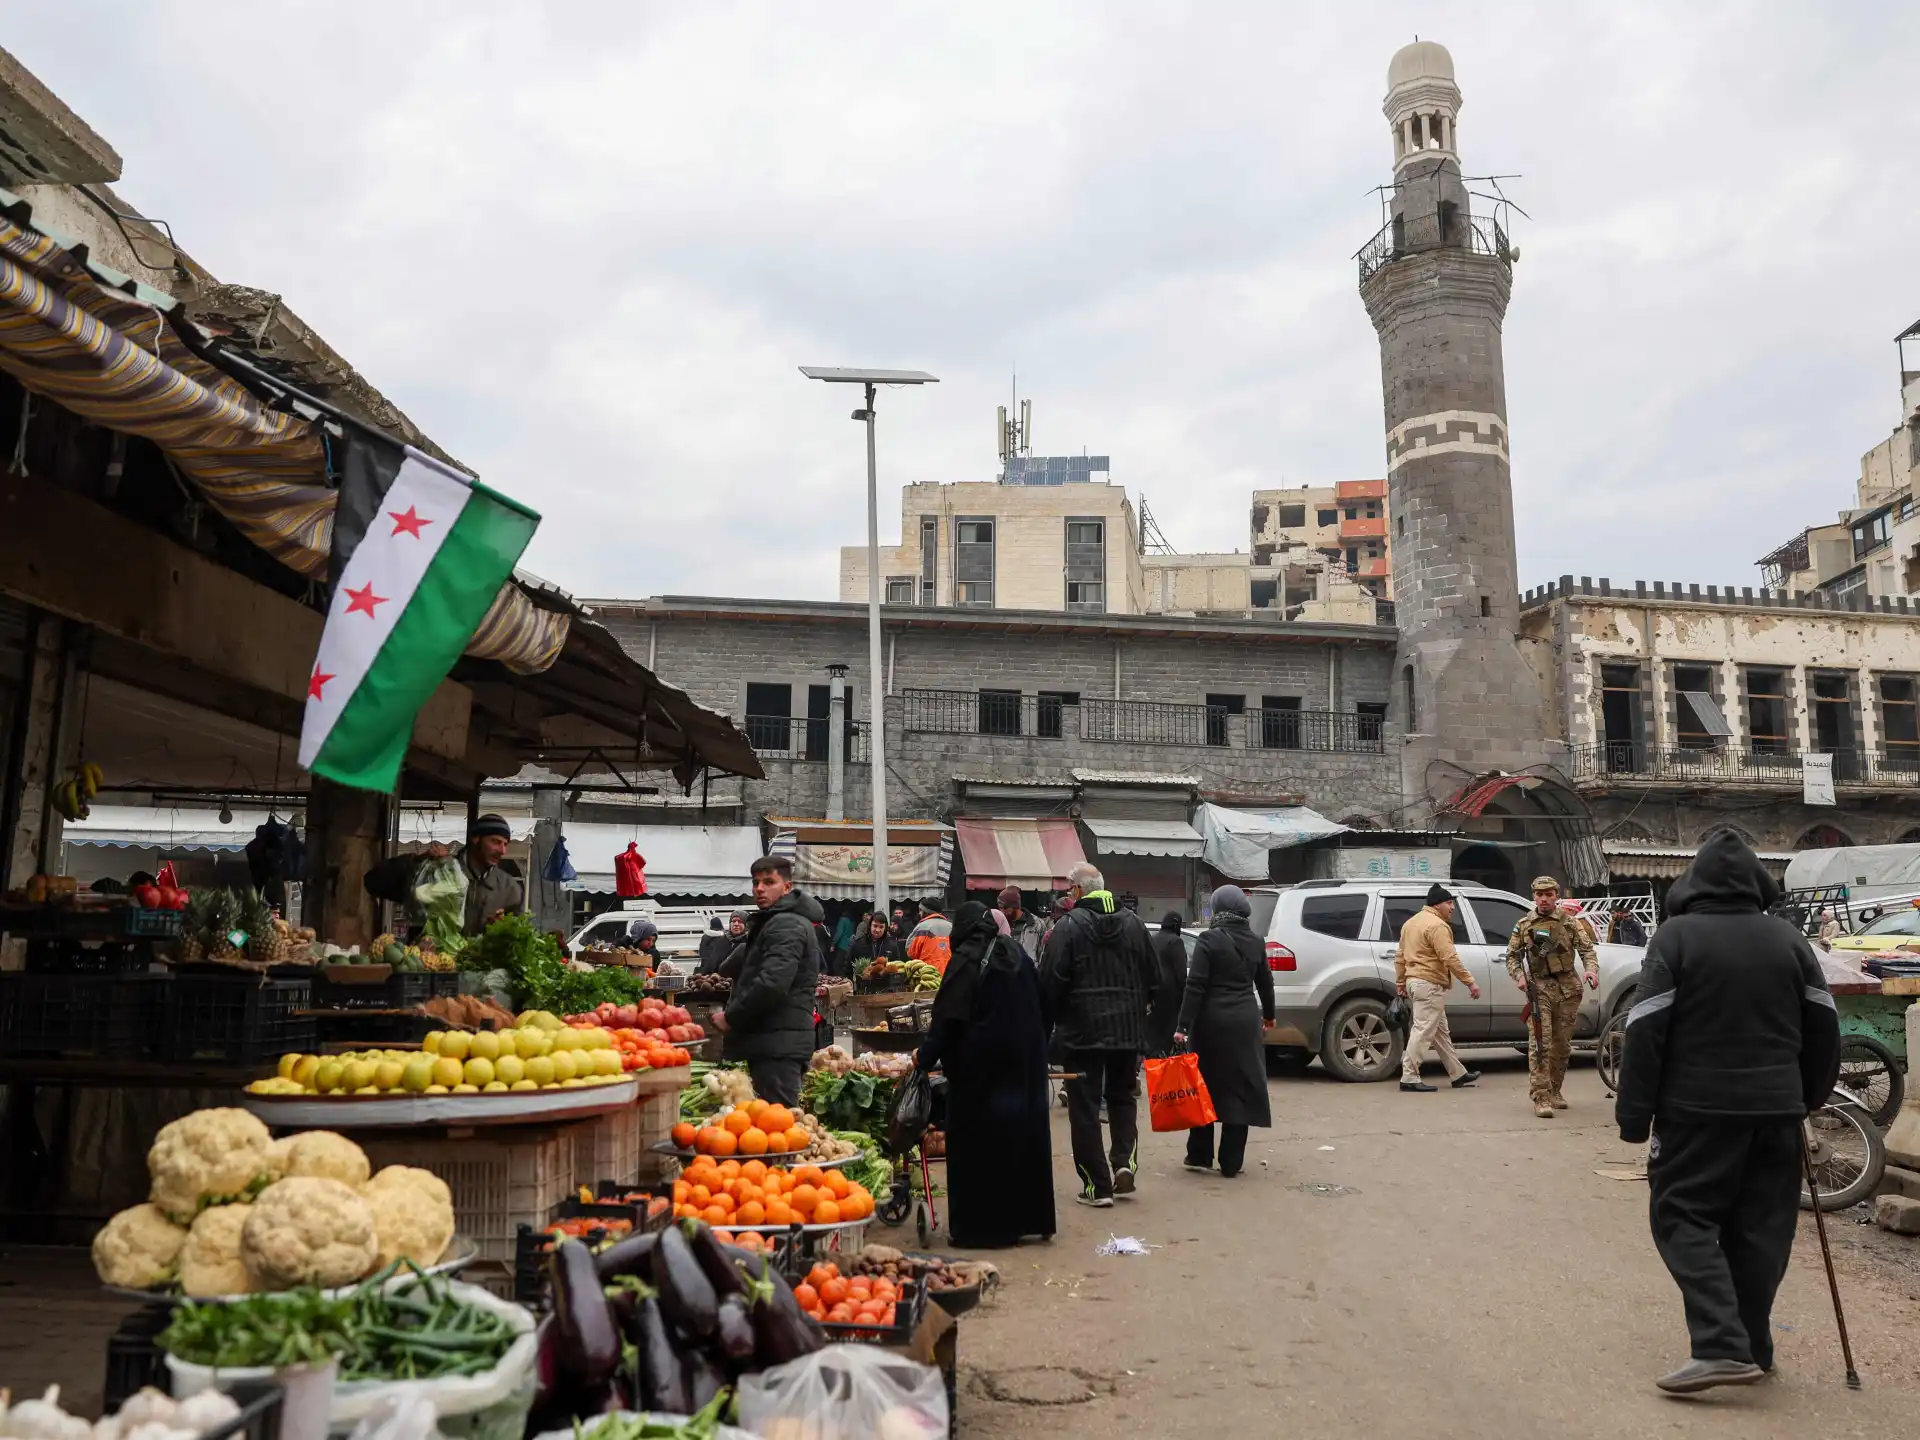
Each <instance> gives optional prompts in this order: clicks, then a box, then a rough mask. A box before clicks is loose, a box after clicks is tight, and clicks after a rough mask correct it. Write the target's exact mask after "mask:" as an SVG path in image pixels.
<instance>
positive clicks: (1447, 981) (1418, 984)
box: [1393, 885, 1480, 1094]
mask: <svg viewBox="0 0 1920 1440" xmlns="http://www.w3.org/2000/svg"><path fill="white" fill-rule="evenodd" d="M1456 978H1457V979H1460V980H1463V981H1465V982H1466V986H1467V993H1468V994H1469V995H1471V996H1473V998H1474V999H1476V1000H1478V999H1479V998H1480V987H1479V986H1478V985H1476V984H1475V983H1474V979H1473V975H1472V973H1471V972H1469V971H1468V969H1467V967H1466V966H1465V965H1464V964H1462V963H1461V961H1460V952H1459V951H1458V950H1456V949H1454V946H1453V896H1451V895H1449V894H1448V893H1447V891H1446V889H1445V888H1444V887H1443V886H1440V885H1435V886H1434V887H1433V888H1432V889H1431V890H1429V891H1427V905H1426V908H1425V909H1424V910H1422V911H1421V912H1420V913H1419V914H1418V915H1415V916H1414V917H1413V918H1412V919H1411V920H1409V921H1407V923H1406V924H1405V925H1403V926H1401V927H1400V949H1399V951H1398V952H1397V953H1396V954H1395V955H1394V957H1393V987H1394V989H1395V990H1396V991H1398V992H1399V993H1400V994H1401V995H1404V996H1405V997H1406V998H1407V999H1408V1000H1409V1001H1411V1002H1412V1004H1413V1029H1412V1032H1411V1033H1410V1034H1409V1035H1408V1036H1407V1050H1406V1054H1405V1055H1403V1056H1402V1057H1401V1059H1400V1088H1401V1089H1402V1090H1416V1091H1422V1092H1425V1093H1427V1094H1431V1093H1433V1092H1434V1091H1435V1090H1437V1089H1439V1086H1437V1085H1428V1084H1427V1083H1425V1082H1424V1081H1423V1080H1421V1078H1420V1062H1421V1061H1422V1060H1423V1059H1425V1058H1426V1053H1427V1047H1428V1046H1429V1045H1431V1046H1432V1047H1433V1049H1434V1053H1435V1054H1437V1055H1438V1056H1439V1057H1440V1063H1441V1064H1442V1065H1444V1066H1446V1067H1447V1079H1448V1080H1450V1081H1451V1082H1452V1084H1453V1088H1454V1089H1456V1090H1458V1089H1459V1088H1460V1087H1461V1086H1462V1085H1471V1084H1473V1082H1474V1081H1476V1080H1478V1079H1479V1078H1480V1072H1479V1071H1478V1070H1469V1069H1467V1067H1466V1066H1465V1065H1462V1064H1461V1063H1460V1057H1459V1056H1458V1055H1456V1054H1455V1053H1454V1050H1453V1036H1452V1035H1451V1034H1449V1033H1448V1031H1447V992H1448V991H1449V990H1451V989H1452V988H1453V982H1454V980H1455V979H1456Z"/></svg>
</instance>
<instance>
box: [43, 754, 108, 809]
mask: <svg viewBox="0 0 1920 1440" xmlns="http://www.w3.org/2000/svg"><path fill="white" fill-rule="evenodd" d="M106 778H107V777H106V774H105V772H104V771H102V770H101V769H100V767H99V766H98V765H96V764H94V763H93V762H92V761H91V760H83V761H81V762H80V763H79V764H78V765H76V766H74V767H73V769H72V770H70V771H68V772H67V776H66V778H65V779H64V780H62V781H61V782H60V783H59V784H58V785H56V786H54V787H53V808H54V809H55V810H58V811H59V812H60V818H61V819H63V820H84V819H86V818H87V816H88V815H89V814H90V813H92V807H90V806H89V805H88V804H87V802H88V801H89V800H91V799H93V797H94V796H96V795H98V794H99V793H100V787H101V786H102V785H103V784H105V783H106Z"/></svg>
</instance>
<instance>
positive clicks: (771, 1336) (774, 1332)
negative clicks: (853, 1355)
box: [747, 1275, 827, 1370]
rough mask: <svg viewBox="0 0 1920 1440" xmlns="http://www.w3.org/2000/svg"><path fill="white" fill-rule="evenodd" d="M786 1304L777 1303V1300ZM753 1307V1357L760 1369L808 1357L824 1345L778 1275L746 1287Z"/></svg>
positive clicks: (823, 1336) (817, 1329)
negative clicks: (782, 1298)
mask: <svg viewBox="0 0 1920 1440" xmlns="http://www.w3.org/2000/svg"><path fill="white" fill-rule="evenodd" d="M782 1295H785V1296H786V1303H785V1304H784V1305H782V1304H781V1303H780V1296H782ZM747 1299H748V1303H749V1304H750V1306H751V1307H752V1308H751V1310H750V1312H749V1313H750V1314H751V1316H752V1318H753V1341H754V1345H753V1353H754V1360H755V1362H756V1363H757V1365H758V1366H759V1368H760V1369H762V1370H766V1369H771V1368H772V1367H773V1366H775V1365H784V1364H786V1363H787V1361H789V1360H798V1359H799V1358H800V1357H801V1356H802V1355H811V1354H812V1353H813V1352H814V1351H816V1350H818V1349H820V1348H821V1347H822V1346H824V1345H825V1344H826V1343H827V1337H826V1335H825V1334H824V1333H823V1332H822V1331H821V1329H820V1327H819V1326H818V1325H816V1324H814V1322H813V1320H812V1319H811V1318H810V1317H809V1316H808V1315H807V1313H806V1312H805V1311H803V1310H802V1309H801V1308H800V1302H799V1301H797V1300H795V1299H794V1298H793V1291H791V1290H789V1289H788V1288H787V1283H786V1281H784V1280H782V1279H781V1278H780V1277H779V1276H778V1275H767V1276H764V1277H762V1278H761V1279H759V1280H756V1281H753V1282H751V1283H749V1285H748V1286H747Z"/></svg>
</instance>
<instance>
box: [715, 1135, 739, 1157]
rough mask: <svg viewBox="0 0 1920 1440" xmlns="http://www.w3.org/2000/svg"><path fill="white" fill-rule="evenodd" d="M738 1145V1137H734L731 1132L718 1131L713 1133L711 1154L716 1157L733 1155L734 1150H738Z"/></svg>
mask: <svg viewBox="0 0 1920 1440" xmlns="http://www.w3.org/2000/svg"><path fill="white" fill-rule="evenodd" d="M739 1144H740V1139H739V1137H738V1136H737V1135H735V1134H734V1133H733V1132H732V1131H731V1130H719V1131H715V1132H714V1136H713V1153H714V1154H716V1155H731V1154H733V1152H734V1150H735V1149H736V1148H738V1146H739Z"/></svg>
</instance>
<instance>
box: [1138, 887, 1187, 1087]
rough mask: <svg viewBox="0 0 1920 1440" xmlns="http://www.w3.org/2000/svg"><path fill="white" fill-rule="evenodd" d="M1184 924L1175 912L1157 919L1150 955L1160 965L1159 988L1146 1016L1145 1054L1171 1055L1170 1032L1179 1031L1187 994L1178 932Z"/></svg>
mask: <svg viewBox="0 0 1920 1440" xmlns="http://www.w3.org/2000/svg"><path fill="white" fill-rule="evenodd" d="M1186 923H1187V922H1186V921H1185V920H1183V919H1181V917H1180V914H1179V912H1178V911H1173V912H1171V913H1169V914H1166V915H1163V916H1161V917H1160V932H1159V933H1158V934H1157V935H1155V936H1154V937H1153V953H1154V955H1155V956H1157V957H1158V959H1159V961H1160V988H1159V989H1157V990H1156V991H1154V995H1153V1010H1152V1013H1150V1014H1149V1015H1148V1016H1147V1054H1149V1055H1171V1054H1172V1053H1173V1032H1174V1031H1175V1030H1177V1029H1179V1028H1180V1002H1181V1000H1182V999H1183V998H1184V997H1185V995H1186V993H1187V941H1186V937H1185V935H1183V934H1182V933H1181V932H1182V931H1183V930H1185V928H1186Z"/></svg>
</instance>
